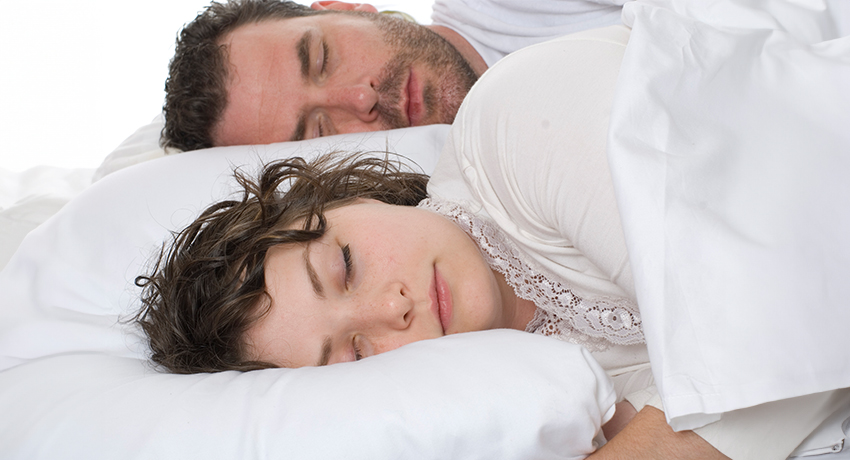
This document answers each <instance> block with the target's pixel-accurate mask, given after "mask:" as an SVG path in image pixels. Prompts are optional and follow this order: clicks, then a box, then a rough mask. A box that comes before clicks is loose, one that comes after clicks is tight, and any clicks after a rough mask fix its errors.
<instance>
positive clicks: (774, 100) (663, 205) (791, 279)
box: [608, 0, 850, 429]
mask: <svg viewBox="0 0 850 460" xmlns="http://www.w3.org/2000/svg"><path fill="white" fill-rule="evenodd" d="M821 3H822V2H819V1H809V2H772V1H767V0H765V1H760V2H755V1H751V2H749V3H748V5H745V4H744V2H743V1H740V2H730V1H724V2H720V1H705V2H681V3H679V2H669V1H664V0H658V1H649V2H643V3H638V4H629V5H627V6H626V8H625V10H624V20H625V22H626V24H627V25H629V26H631V27H632V28H633V31H632V35H631V39H630V42H629V47H628V49H627V52H626V56H625V59H624V61H623V66H622V68H621V71H620V81H619V85H620V86H619V89H618V94H617V96H616V99H615V104H614V110H613V113H612V116H611V130H610V141H609V152H608V153H609V159H610V163H611V168H612V174H613V175H614V179H615V184H616V186H617V198H618V203H619V206H620V210H621V212H622V214H623V215H622V217H623V224H624V227H625V232H626V240H627V244H628V246H629V253H630V257H631V263H632V268H633V271H634V274H635V282H636V291H637V295H638V300H639V304H640V307H641V313H642V315H643V320H644V332H645V334H646V340H647V344H648V347H649V351H650V357H651V361H652V366H653V373H654V375H655V378H656V382H657V384H658V386H659V389H660V392H661V394H662V398H663V401H664V407H665V410H666V412H667V417H668V420H669V421H670V422H671V425H672V426H673V427H674V428H676V429H687V428H693V427H698V426H702V425H704V424H705V423H708V422H710V421H712V420H716V419H718V418H719V414H720V413H723V412H726V411H731V410H734V409H737V408H743V407H749V406H753V405H757V404H760V403H764V402H768V401H773V400H778V399H784V398H791V397H794V396H798V395H803V394H809V393H815V392H821V391H826V390H831V389H836V388H843V387H848V386H850V367H848V366H847V363H848V362H850V347H848V346H847V337H848V332H847V327H848V325H850V308H847V305H848V302H850V300H848V299H850V282H848V281H847V280H848V279H850V244H848V241H847V235H850V180H848V179H847V178H848V176H850V129H848V127H850V37H848V38H843V39H834V35H835V28H834V27H833V25H832V23H831V22H830V21H829V20H828V18H827V17H826V16H825V15H824V14H823V13H824V12H823V10H821V9H820V6H821V5H820V4H821ZM719 330H722V331H723V333H722V334H720V333H717V332H716V331H719ZM730 357H732V358H731V359H730Z"/></svg>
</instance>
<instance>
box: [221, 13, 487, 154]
mask: <svg viewBox="0 0 850 460" xmlns="http://www.w3.org/2000/svg"><path fill="white" fill-rule="evenodd" d="M222 44H224V45H226V46H227V52H226V56H227V57H228V60H229V64H230V65H229V67H228V71H229V74H228V79H229V81H228V88H227V92H228V101H227V105H226V106H225V109H224V113H223V114H222V118H221V120H220V121H219V123H218V124H217V125H216V126H215V127H214V129H213V141H214V143H215V145H237V144H266V143H272V142H280V141H290V140H301V139H311V138H316V137H321V136H329V135H333V134H341V133H352V132H364V131H378V130H383V129H393V128H403V127H407V126H421V125H428V124H433V123H451V122H452V121H453V120H454V117H455V114H456V113H457V110H458V108H459V107H460V104H461V102H462V101H463V98H464V97H465V96H466V93H467V92H468V91H469V89H470V88H471V87H472V84H473V83H474V82H475V79H476V76H475V73H474V72H473V71H472V69H471V68H470V67H469V65H468V64H467V63H466V61H465V60H464V59H463V57H461V55H460V54H459V53H458V52H457V50H455V48H454V47H452V46H451V45H449V44H448V42H446V41H444V40H443V39H442V38H441V37H439V36H438V35H436V34H435V33H433V32H432V31H430V30H428V29H426V28H425V27H422V26H419V25H416V24H412V23H408V22H405V21H401V20H398V19H395V18H388V17H384V16H382V15H368V16H364V15H356V14H345V13H330V14H322V15H316V16H308V17H302V18H291V19H282V20H269V21H265V22H261V23H257V24H248V25H245V26H242V27H240V28H238V29H236V30H234V31H233V32H231V33H230V34H228V35H227V36H225V37H224V38H223V40H222Z"/></svg>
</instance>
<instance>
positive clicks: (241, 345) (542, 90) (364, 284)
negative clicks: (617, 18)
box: [137, 27, 814, 458]
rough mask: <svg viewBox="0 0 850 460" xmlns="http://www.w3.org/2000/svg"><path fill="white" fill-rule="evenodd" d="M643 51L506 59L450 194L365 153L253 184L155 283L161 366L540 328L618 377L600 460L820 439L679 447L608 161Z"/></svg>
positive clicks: (462, 152) (341, 352)
mask: <svg viewBox="0 0 850 460" xmlns="http://www.w3.org/2000/svg"><path fill="white" fill-rule="evenodd" d="M627 40H628V29H626V28H624V27H614V28H608V29H600V30H597V31H590V32H587V33H582V34H576V35H572V36H568V37H565V38H563V39H559V40H557V41H553V42H548V43H546V44H542V45H537V46H534V47H530V48H528V49H526V50H524V51H522V52H520V53H517V54H514V55H512V56H509V57H508V58H506V59H504V60H502V61H500V62H499V63H498V64H497V65H495V66H494V67H493V68H492V69H490V71H488V73H487V74H486V75H485V76H484V77H483V78H482V79H481V80H480V81H479V82H478V84H476V86H475V87H474V88H473V89H472V91H470V93H469V95H468V96H467V99H466V100H465V102H464V104H463V106H462V107H461V109H460V111H459V112H458V116H457V118H456V120H455V123H454V124H453V127H452V130H451V132H450V134H449V139H448V141H447V144H446V146H445V148H444V150H443V153H442V155H441V157H440V160H439V162H438V165H437V168H436V170H435V171H434V173H433V174H432V176H431V178H430V180H429V178H428V177H426V176H424V175H421V174H416V173H413V172H411V171H410V170H409V169H406V168H405V167H404V166H403V165H401V164H400V163H399V162H396V161H392V160H390V159H387V158H383V159H381V158H373V157H369V156H364V155H335V156H325V157H322V158H320V159H318V160H314V161H309V162H308V161H304V160H300V159H291V160H285V161H280V162H276V163H272V164H270V165H267V166H266V167H265V169H264V170H263V171H262V173H261V174H260V175H259V177H257V178H256V180H253V179H251V178H250V177H248V176H247V175H246V174H244V173H237V175H236V177H237V180H238V182H239V183H240V184H241V185H242V187H243V188H244V194H243V196H242V198H241V199H239V200H233V201H225V202H221V203H218V204H216V205H214V206H212V207H210V208H208V209H207V210H206V211H205V212H204V213H203V214H202V215H201V216H200V217H199V218H198V219H197V220H196V221H195V222H194V223H192V224H191V225H190V226H189V227H188V228H186V229H185V230H183V231H182V232H181V233H179V235H178V236H177V237H176V239H175V241H174V243H173V245H172V246H171V247H170V249H168V250H167V251H165V252H164V253H163V255H162V257H161V259H160V260H159V262H158V264H157V265H156V267H155V269H154V270H153V273H152V274H150V275H148V276H144V277H140V278H139V279H137V283H138V284H140V285H141V286H143V287H144V291H143V302H144V305H145V307H144V309H143V311H142V312H141V313H140V314H139V317H138V319H139V321H140V323H141V325H142V327H143V328H144V330H145V332H146V333H147V334H148V336H149V338H150V345H151V349H152V351H153V355H152V358H153V359H154V360H155V361H156V362H158V363H160V364H161V365H163V366H165V367H166V368H168V369H170V370H171V371H173V372H177V373H194V372H216V371H223V370H241V371H249V370H254V369H262V368H268V367H280V366H283V367H298V366H316V365H325V364H331V363H338V362H346V361H356V360H359V359H364V358H368V357H369V356H372V355H375V354H378V353H382V352H386V351H389V350H392V349H395V348H398V347H401V346H403V345H405V344H407V343H410V342H414V341H418V340H424V339H431V338H437V337H441V336H444V335H448V334H456V333H462V332H469V331H479V330H486V329H495V328H513V329H520V330H525V331H528V332H531V333H538V334H544V335H548V336H553V337H555V338H558V339H562V340H567V341H571V342H573V343H578V344H581V345H584V346H585V347H587V348H588V349H589V350H590V351H591V352H592V354H593V356H594V358H595V359H596V360H597V361H598V362H599V363H600V364H601V365H602V367H603V368H605V370H606V371H607V372H608V374H609V375H610V376H611V378H612V380H613V382H614V386H615V390H616V391H617V394H618V396H619V399H620V400H621V403H620V404H618V406H617V415H616V416H615V419H614V420H612V421H611V422H609V425H607V426H606V427H605V428H604V431H605V434H606V436H607V437H609V439H610V438H611V437H613V435H614V434H616V433H618V432H619V434H618V435H617V437H616V438H614V439H613V440H611V442H609V443H608V444H607V445H606V446H605V447H603V448H602V449H601V450H599V451H598V452H597V453H595V454H593V457H594V458H605V457H606V456H610V457H611V458H616V457H620V458H727V457H726V456H725V455H724V454H727V455H729V457H732V458H749V455H748V454H747V453H746V452H753V450H752V448H753V446H755V445H757V444H760V447H759V449H757V452H758V454H759V455H761V456H760V457H759V458H785V456H787V453H790V451H791V450H793V448H794V447H795V446H796V445H797V444H798V443H799V442H800V440H802V437H805V435H806V434H808V432H810V431H811V430H812V429H813V427H808V426H802V425H795V423H796V422H791V421H789V420H787V419H786V420H783V418H782V417H779V416H774V415H775V414H774V413H772V412H770V409H768V410H767V411H763V412H759V413H755V414H754V415H752V416H751V415H750V414H749V413H748V412H744V413H743V414H738V415H737V416H735V417H729V418H728V419H727V418H724V419H723V420H721V421H719V422H715V423H713V424H711V425H708V426H706V427H704V428H703V429H702V430H703V431H702V432H700V431H697V432H693V431H684V432H678V433H674V432H673V431H672V430H671V429H670V427H669V426H668V425H667V424H666V421H665V419H664V414H663V412H662V411H661V410H659V409H660V408H661V402H660V398H659V397H658V395H657V392H656V391H655V390H654V387H653V381H652V376H651V372H650V368H649V358H648V354H647V350H646V346H645V344H644V339H643V334H642V332H641V318H640V312H639V310H638V307H637V303H636V296H635V292H634V285H633V281H632V274H631V269H630V267H629V261H628V255H627V251H626V246H625V241H624V237H623V232H622V228H621V224H620V220H619V214H618V210H617V204H616V200H615V197H614V190H613V184H612V180H611V177H610V173H609V171H608V163H607V159H606V154H605V145H606V139H607V128H608V116H609V114H610V111H611V106H612V101H613V95H614V88H615V84H616V80H617V73H618V70H619V64H620V61H621V59H622V55H623V52H624V49H625V44H626V42H627ZM287 187H288V189H287ZM783 410H784V409H783ZM745 411H746V410H745ZM636 412H637V415H635V413H636ZM812 419H814V418H812ZM626 423H628V425H626V426H625V428H624V429H622V431H620V429H621V428H622V426H623V425H625V424H626ZM807 430H808V431H807ZM767 433H770V439H771V441H770V442H767V443H766V444H765V443H764V442H762V440H763V439H766V438H765V436H768V434H767ZM788 444H790V446H789V445H788ZM765 449H767V450H768V451H770V452H769V453H766V452H767V451H766V450H765ZM771 449H774V450H771ZM721 452H723V453H721ZM738 452H744V453H743V454H741V455H738ZM782 452H785V453H784V456H781V457H780V455H783V454H782Z"/></svg>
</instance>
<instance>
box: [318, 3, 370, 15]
mask: <svg viewBox="0 0 850 460" xmlns="http://www.w3.org/2000/svg"><path fill="white" fill-rule="evenodd" d="M310 8H312V9H314V10H339V11H365V12H367V13H377V12H378V9H377V8H375V7H374V6H372V5H370V4H368V3H348V2H336V1H333V0H325V1H321V2H313V4H312V5H310Z"/></svg>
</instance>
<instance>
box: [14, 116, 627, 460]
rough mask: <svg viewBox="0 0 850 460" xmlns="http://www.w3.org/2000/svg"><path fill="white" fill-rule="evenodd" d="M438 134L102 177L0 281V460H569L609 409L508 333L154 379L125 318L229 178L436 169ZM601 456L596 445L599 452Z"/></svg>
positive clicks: (577, 361)
mask: <svg viewBox="0 0 850 460" xmlns="http://www.w3.org/2000/svg"><path fill="white" fill-rule="evenodd" d="M447 129H448V128H447V127H446V126H434V127H426V128H413V129H407V130H399V131H396V132H392V133H370V134H368V135H361V136H354V137H351V136H348V137H344V138H343V139H340V138H336V139H334V138H328V139H320V140H316V141H310V142H302V143H290V144H273V145H267V146H247V147H227V148H216V149H209V150H206V151H197V152H188V153H183V154H179V155H170V156H166V157H164V158H160V159H156V160H152V161H148V162H145V163H142V164H139V165H135V166H133V167H129V168H126V169H124V170H121V171H117V172H115V173H113V174H110V175H108V176H107V177H105V178H104V179H102V180H100V181H98V182H97V183H95V184H94V185H92V186H91V187H90V188H88V189H87V190H85V191H84V192H83V193H82V194H80V196H79V197H77V198H76V199H74V200H72V201H71V202H70V203H69V204H68V205H67V206H65V207H64V208H63V209H62V210H60V211H59V212H58V213H57V214H56V215H55V216H53V217H52V218H51V219H49V220H48V221H47V222H46V223H45V224H43V225H42V226H40V227H38V228H36V229H35V230H34V231H33V232H31V233H30V234H29V235H28V236H27V237H26V238H25V240H24V241H23V243H22V244H21V246H20V248H19V250H18V252H17V253H16V254H15V255H14V256H13V257H12V259H11V260H10V261H9V264H8V265H7V266H6V268H5V269H4V270H3V272H2V273H0V292H2V293H3V297H2V307H0V369H3V371H2V372H0V389H2V391H0V414H3V415H2V416H0V458H4V459H37V458H49V459H57V458H87V459H98V458H104V459H107V458H108V459H114V458H122V459H133V458H139V459H142V458H145V459H146V458H151V459H168V458H181V459H182V458H227V459H234V458H239V459H242V458H298V459H310V458H317V459H318V458H343V457H344V458H355V459H356V458H363V459H366V458H370V459H374V458H416V459H429V458H432V459H445V458H473V459H474V458H481V459H484V458H487V459H492V458H500V459H514V458H515V459H527V458H581V457H583V456H584V455H586V454H588V453H589V452H590V451H592V450H593V449H594V447H595V443H594V437H595V436H596V435H597V433H598V432H599V426H600V424H601V423H603V422H604V421H607V420H608V419H609V418H610V417H611V415H613V402H614V399H615V395H614V393H613V390H612V388H611V386H610V383H609V381H608V379H607V377H606V376H605V374H604V372H603V371H602V370H601V369H600V367H599V366H598V365H597V364H596V363H595V362H594V361H593V359H592V358H590V356H589V354H587V352H585V351H584V350H583V349H581V348H579V347H577V346H574V345H570V344H565V343H561V342H558V341H556V340H552V339H549V338H545V337H539V336H533V335H531V334H525V333H521V332H516V331H488V332H483V333H476V334H462V335H459V336H453V337H447V338H443V339H437V340H430V341H426V342H419V343H416V344H412V345H410V346H405V347H402V348H401V349H399V350H396V351H393V352H390V353H386V354H384V355H380V356H377V357H373V358H369V359H367V360H364V361H361V362H359V363H353V364H348V365H334V366H328V367H324V368H302V369H271V370H265V371H258V372H251V373H246V374H239V373H235V372H226V373H220V374H212V375H206V374H204V375H192V376H180V375H170V374H161V373H157V372H156V371H154V370H152V366H150V365H149V364H148V363H147V361H146V359H145V358H146V356H147V352H148V350H147V347H146V344H145V340H144V337H143V336H142V335H141V334H140V333H139V331H138V329H137V328H136V327H135V326H134V325H133V324H132V323H130V322H127V320H128V319H129V318H130V317H131V316H132V313H133V312H135V311H136V309H138V308H139V303H138V300H137V297H138V293H139V291H138V289H137V288H136V287H135V286H134V285H133V279H134V277H135V276H136V275H138V274H141V273H145V272H146V266H147V264H148V261H149V258H150V256H151V255H153V254H155V253H156V252H157V251H158V248H159V247H160V245H161V244H162V242H164V241H167V240H168V238H169V235H170V233H169V232H170V231H172V230H179V229H181V228H182V227H184V226H185V225H186V224H188V223H189V222H190V221H191V220H192V219H194V218H195V216H196V215H197V214H198V213H199V212H200V211H201V210H203V209H204V208H205V207H206V206H207V205H209V204H211V203H212V202H214V201H218V200H220V199H222V198H224V197H226V196H229V195H230V194H232V193H233V192H234V191H235V190H236V189H235V185H234V181H233V180H232V175H231V172H232V169H233V167H234V166H244V167H245V168H246V169H247V170H248V171H255V170H257V169H258V168H259V164H260V163H261V162H264V161H268V160H270V159H273V158H280V157H287V156H292V155H301V156H307V157H309V156H312V155H313V154H314V153H315V152H320V153H322V152H326V151H329V150H333V149H334V148H335V147H339V148H344V149H357V150H373V149H380V150H384V149H387V148H389V149H390V150H394V151H397V152H399V153H403V154H409V155H410V156H411V157H413V158H414V159H415V160H416V161H417V162H418V163H419V164H420V165H421V166H422V167H423V169H424V170H426V171H430V169H431V168H433V165H434V162H435V159H436V155H437V152H438V151H439V148H440V146H441V145H442V143H443V141H444V139H445V135H446V132H447ZM597 441H598V440H597Z"/></svg>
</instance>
